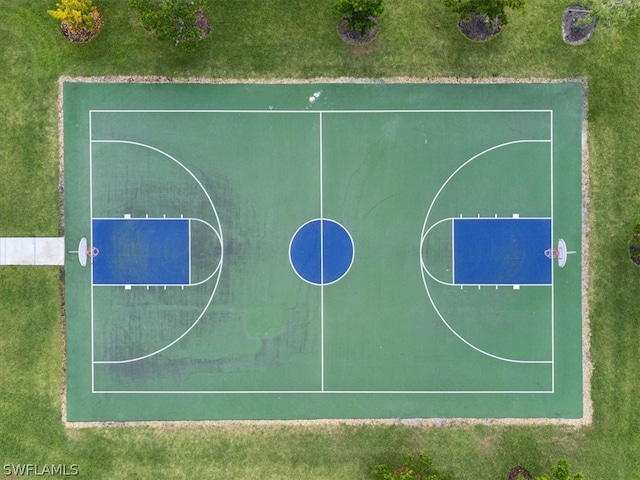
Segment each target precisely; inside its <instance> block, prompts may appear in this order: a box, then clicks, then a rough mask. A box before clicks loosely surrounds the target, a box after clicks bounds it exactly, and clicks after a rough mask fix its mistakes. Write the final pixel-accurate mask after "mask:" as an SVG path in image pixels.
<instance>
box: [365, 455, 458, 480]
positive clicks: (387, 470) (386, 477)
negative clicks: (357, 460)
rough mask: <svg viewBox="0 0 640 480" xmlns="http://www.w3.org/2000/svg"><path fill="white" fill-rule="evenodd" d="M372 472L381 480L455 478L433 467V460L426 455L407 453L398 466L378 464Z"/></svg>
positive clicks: (440, 479) (449, 479)
mask: <svg viewBox="0 0 640 480" xmlns="http://www.w3.org/2000/svg"><path fill="white" fill-rule="evenodd" d="M371 473H373V475H374V476H375V478H377V479H379V480H451V479H452V478H453V477H452V476H451V474H441V473H440V472H439V471H438V470H436V469H435V468H433V460H432V459H431V458H430V457H427V456H426V455H420V456H418V457H414V456H413V455H407V456H405V458H404V462H403V463H402V464H401V465H399V466H397V467H391V466H390V465H389V464H386V463H383V464H380V465H376V466H375V467H374V468H373V470H372V472H371Z"/></svg>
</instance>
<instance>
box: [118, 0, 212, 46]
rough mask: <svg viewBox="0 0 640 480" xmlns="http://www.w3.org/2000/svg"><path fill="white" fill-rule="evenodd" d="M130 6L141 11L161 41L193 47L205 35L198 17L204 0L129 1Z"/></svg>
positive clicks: (147, 25) (144, 22) (149, 27)
mask: <svg viewBox="0 0 640 480" xmlns="http://www.w3.org/2000/svg"><path fill="white" fill-rule="evenodd" d="M129 7H131V8H133V9H134V10H137V11H138V13H140V16H141V22H142V26H143V27H144V28H145V29H146V30H149V31H151V32H154V33H155V34H156V36H157V37H158V39H159V40H161V41H167V42H170V43H172V44H173V45H175V46H177V47H181V48H184V49H186V50H191V49H193V48H194V46H195V42H196V41H197V40H199V39H200V38H201V37H202V34H203V31H202V29H201V28H200V26H199V25H198V20H199V18H200V16H201V15H202V13H203V11H204V3H203V0H129Z"/></svg>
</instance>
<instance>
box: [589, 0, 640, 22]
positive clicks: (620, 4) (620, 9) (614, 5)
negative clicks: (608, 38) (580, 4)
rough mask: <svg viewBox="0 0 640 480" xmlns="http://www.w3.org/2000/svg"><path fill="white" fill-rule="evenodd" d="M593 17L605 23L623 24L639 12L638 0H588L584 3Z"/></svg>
mask: <svg viewBox="0 0 640 480" xmlns="http://www.w3.org/2000/svg"><path fill="white" fill-rule="evenodd" d="M585 6H587V7H588V8H589V9H590V10H591V12H592V16H593V17H597V18H598V20H600V21H601V22H603V23H604V24H605V25H609V26H613V25H624V24H627V23H628V22H630V21H631V20H632V19H633V18H634V17H635V16H636V15H638V13H640V2H639V1H638V0H589V1H588V2H587V3H586V5H585Z"/></svg>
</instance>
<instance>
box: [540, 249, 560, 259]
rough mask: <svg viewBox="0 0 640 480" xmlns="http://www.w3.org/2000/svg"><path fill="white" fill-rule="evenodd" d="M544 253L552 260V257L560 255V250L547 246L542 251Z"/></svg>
mask: <svg viewBox="0 0 640 480" xmlns="http://www.w3.org/2000/svg"><path fill="white" fill-rule="evenodd" d="M544 255H545V256H546V257H547V258H548V259H550V260H553V259H554V258H558V256H559V255H560V250H558V249H557V248H547V249H546V250H545V251H544Z"/></svg>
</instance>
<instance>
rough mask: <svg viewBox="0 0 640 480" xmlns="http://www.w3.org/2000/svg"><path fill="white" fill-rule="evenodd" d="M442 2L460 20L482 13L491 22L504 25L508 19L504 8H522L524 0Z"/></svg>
mask: <svg viewBox="0 0 640 480" xmlns="http://www.w3.org/2000/svg"><path fill="white" fill-rule="evenodd" d="M444 4H445V5H446V6H447V7H449V8H451V9H452V10H453V11H454V12H456V13H457V14H458V15H460V19H461V20H468V19H469V17H471V16H472V15H482V16H485V17H487V18H488V19H489V20H490V21H491V22H492V23H496V22H497V23H500V24H501V25H506V24H507V23H508V21H509V18H508V17H507V13H506V9H507V8H511V9H513V10H522V9H523V8H524V6H525V0H444Z"/></svg>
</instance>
